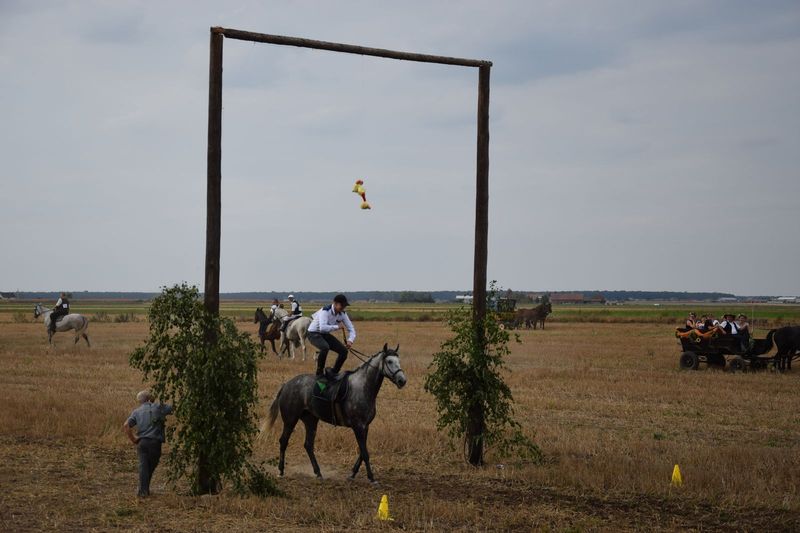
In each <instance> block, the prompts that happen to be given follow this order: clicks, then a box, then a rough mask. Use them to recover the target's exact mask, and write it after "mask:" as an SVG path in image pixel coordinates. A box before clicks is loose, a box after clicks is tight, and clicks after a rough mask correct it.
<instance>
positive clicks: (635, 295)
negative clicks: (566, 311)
mask: <svg viewBox="0 0 800 533" xmlns="http://www.w3.org/2000/svg"><path fill="white" fill-rule="evenodd" d="M583 294H584V295H590V296H591V295H596V294H601V295H603V296H604V297H605V299H606V300H607V301H608V300H662V301H663V300H676V301H685V300H700V301H715V300H719V299H720V298H735V297H736V296H735V295H733V294H730V293H727V292H672V291H583Z"/></svg>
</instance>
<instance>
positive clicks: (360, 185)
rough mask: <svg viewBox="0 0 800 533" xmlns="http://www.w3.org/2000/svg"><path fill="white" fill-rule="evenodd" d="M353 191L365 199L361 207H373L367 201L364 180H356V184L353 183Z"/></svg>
mask: <svg viewBox="0 0 800 533" xmlns="http://www.w3.org/2000/svg"><path fill="white" fill-rule="evenodd" d="M353 192H354V193H356V194H357V195H359V196H361V199H362V200H364V201H363V202H361V209H372V208H371V207H370V205H369V203H367V190H366V189H365V188H364V180H357V181H356V184H355V185H353Z"/></svg>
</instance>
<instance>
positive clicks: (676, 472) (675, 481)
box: [672, 465, 683, 487]
mask: <svg viewBox="0 0 800 533" xmlns="http://www.w3.org/2000/svg"><path fill="white" fill-rule="evenodd" d="M672 486H673V487H680V486H683V476H681V469H680V468H678V465H675V468H673V469H672Z"/></svg>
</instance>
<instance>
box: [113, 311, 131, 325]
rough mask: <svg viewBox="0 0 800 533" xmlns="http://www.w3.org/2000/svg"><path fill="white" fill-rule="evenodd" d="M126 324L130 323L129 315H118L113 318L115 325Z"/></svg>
mask: <svg viewBox="0 0 800 533" xmlns="http://www.w3.org/2000/svg"><path fill="white" fill-rule="evenodd" d="M126 322H131V315H130V313H120V314H118V315H117V316H115V317H114V323H115V324H124V323H126Z"/></svg>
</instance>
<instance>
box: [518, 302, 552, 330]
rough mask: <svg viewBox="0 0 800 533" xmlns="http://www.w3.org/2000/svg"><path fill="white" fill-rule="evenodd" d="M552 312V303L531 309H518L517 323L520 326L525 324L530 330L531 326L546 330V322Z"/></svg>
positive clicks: (543, 303) (544, 303)
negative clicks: (538, 326)
mask: <svg viewBox="0 0 800 533" xmlns="http://www.w3.org/2000/svg"><path fill="white" fill-rule="evenodd" d="M552 312H553V306H552V305H550V302H549V301H546V302H542V303H540V304H539V305H537V306H536V307H533V308H531V309H517V317H516V322H517V324H518V325H522V324H525V327H526V328H528V329H530V327H531V326H533V329H536V326H537V325H541V326H542V329H544V321H545V320H546V319H547V315H549V314H550V313H552Z"/></svg>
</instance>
